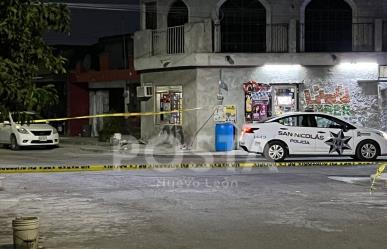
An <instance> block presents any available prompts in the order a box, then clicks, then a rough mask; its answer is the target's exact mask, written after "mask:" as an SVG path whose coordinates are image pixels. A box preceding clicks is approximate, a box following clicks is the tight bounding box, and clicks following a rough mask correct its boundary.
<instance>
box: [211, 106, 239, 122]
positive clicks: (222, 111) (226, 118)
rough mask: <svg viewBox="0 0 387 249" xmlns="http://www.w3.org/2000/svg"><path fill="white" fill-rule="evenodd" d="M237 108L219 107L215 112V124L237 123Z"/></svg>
mask: <svg viewBox="0 0 387 249" xmlns="http://www.w3.org/2000/svg"><path fill="white" fill-rule="evenodd" d="M236 114H237V112H236V106H235V105H218V106H217V107H216V110H215V114H214V120H215V122H232V123H235V122H236Z"/></svg>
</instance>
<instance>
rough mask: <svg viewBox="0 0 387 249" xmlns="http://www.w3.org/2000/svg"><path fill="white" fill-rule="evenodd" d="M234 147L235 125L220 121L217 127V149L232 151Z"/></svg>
mask: <svg viewBox="0 0 387 249" xmlns="http://www.w3.org/2000/svg"><path fill="white" fill-rule="evenodd" d="M233 149H234V125H233V124H231V123H219V124H216V127H215V150H216V151H231V150H233Z"/></svg>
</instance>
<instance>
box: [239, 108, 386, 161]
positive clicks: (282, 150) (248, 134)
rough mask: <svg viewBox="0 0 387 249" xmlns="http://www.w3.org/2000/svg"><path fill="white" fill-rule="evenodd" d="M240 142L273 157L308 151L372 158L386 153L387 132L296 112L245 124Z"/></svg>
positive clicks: (364, 158)
mask: <svg viewBox="0 0 387 249" xmlns="http://www.w3.org/2000/svg"><path fill="white" fill-rule="evenodd" d="M239 145H240V147H241V148H242V149H244V150H245V151H248V152H251V153H258V154H263V155H264V156H265V157H266V158H267V159H268V160H271V161H283V160H284V159H285V158H286V157H288V156H306V155H312V156H351V157H352V158H354V159H358V160H364V161H370V160H375V159H376V158H377V157H378V156H382V155H386V154H387V133H385V132H383V131H379V130H376V129H368V128H363V127H359V126H356V125H354V124H350V123H348V122H346V121H344V120H342V119H340V118H337V117H334V116H331V115H327V114H324V113H315V112H295V113H287V114H285V115H283V116H280V117H276V118H272V119H269V120H267V121H264V122H262V123H256V124H254V123H253V124H245V125H244V126H243V129H242V134H241V137H240V139H239Z"/></svg>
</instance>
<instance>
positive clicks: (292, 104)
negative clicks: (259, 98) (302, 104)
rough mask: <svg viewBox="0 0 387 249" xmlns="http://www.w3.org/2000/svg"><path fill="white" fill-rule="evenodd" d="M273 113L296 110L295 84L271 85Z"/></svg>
mask: <svg viewBox="0 0 387 249" xmlns="http://www.w3.org/2000/svg"><path fill="white" fill-rule="evenodd" d="M273 90H274V93H273V96H274V102H273V109H274V115H276V116H279V115H282V114H284V113H287V112H294V111H297V101H296V100H297V99H296V92H297V91H296V86H273Z"/></svg>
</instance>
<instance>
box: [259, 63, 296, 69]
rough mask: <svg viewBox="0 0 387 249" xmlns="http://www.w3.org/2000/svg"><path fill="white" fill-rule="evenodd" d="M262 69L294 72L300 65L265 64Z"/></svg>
mask: <svg viewBox="0 0 387 249" xmlns="http://www.w3.org/2000/svg"><path fill="white" fill-rule="evenodd" d="M262 68H264V69H269V70H292V69H293V70H294V69H299V68H301V65H300V64H265V65H263V66H262Z"/></svg>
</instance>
